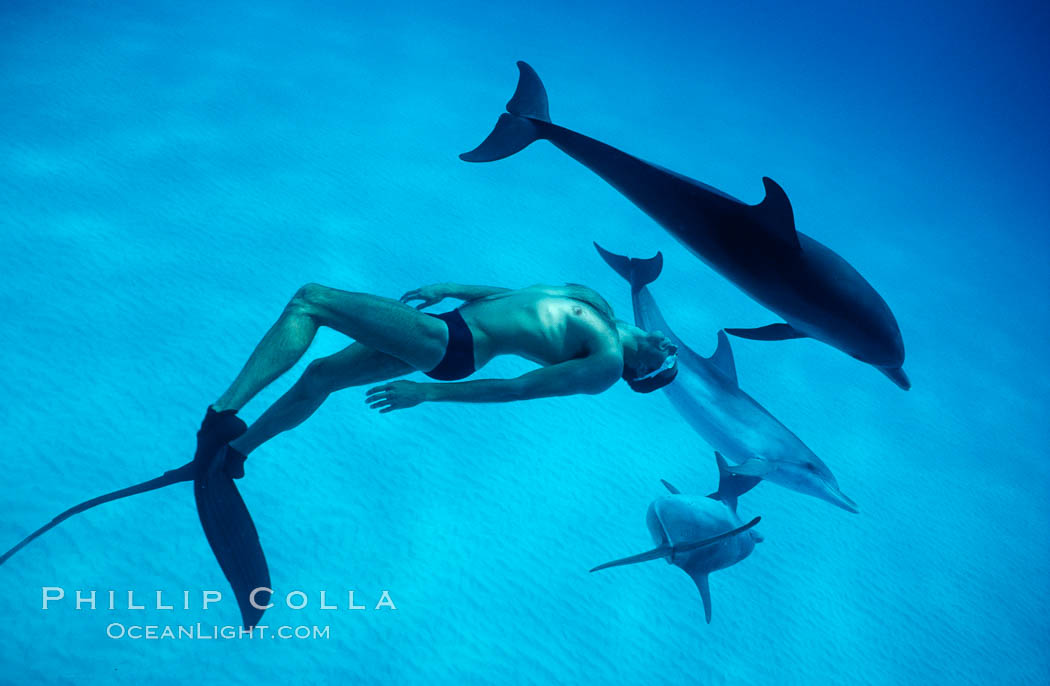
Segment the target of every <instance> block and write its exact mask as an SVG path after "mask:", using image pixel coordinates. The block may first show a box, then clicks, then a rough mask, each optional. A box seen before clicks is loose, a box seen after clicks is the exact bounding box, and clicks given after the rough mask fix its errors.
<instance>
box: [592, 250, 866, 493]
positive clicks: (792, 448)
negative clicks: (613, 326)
mask: <svg viewBox="0 0 1050 686" xmlns="http://www.w3.org/2000/svg"><path fill="white" fill-rule="evenodd" d="M594 247H595V248H597V249H598V253H599V254H600V255H601V256H602V258H603V259H604V260H605V261H606V263H608V265H609V266H610V267H612V268H613V269H614V270H616V273H617V274H619V275H620V276H622V277H623V278H625V279H627V281H628V283H630V284H631V303H632V304H633V306H634V321H635V323H636V324H637V325H638V326H640V327H642V328H643V329H645V330H646V331H657V330H659V331H661V332H663V333H664V335H666V336H667V337H668V338H670V339H671V342H672V343H674V344H675V345H676V346H677V347H678V353H677V354H678V376H677V378H675V380H674V382H672V383H670V384H668V385H666V386H664V387H663V391H664V392H665V393H666V394H667V396H668V397H669V398H670V399H671V403H672V404H673V405H674V406H675V408H676V409H677V410H678V412H679V414H681V415H682V417H684V418H685V420H686V421H687V422H688V423H689V425H690V426H692V427H693V428H694V429H695V430H696V432H697V433H699V434H700V436H702V437H703V439H704V440H705V441H707V442H708V443H709V444H710V445H711V446H712V447H713V448H714V449H715V450H717V451H718V452H720V453H722V454H723V455H725V456H726V457H728V458H729V459H730V460H732V461H734V462H738V463H739V464H736V465H734V466H730V467H729V470H730V471H731V472H732V473H733V474H735V475H738V476H741V477H751V478H754V479H755V480H754V482H753V483H752V486H753V485H754V484H757V483H758V481H757V479H765V480H766V481H771V482H773V483H775V484H779V485H781V486H784V487H785V488H790V489H791V490H793V491H798V492H799V493H805V494H807V495H812V496H816V497H817V498H820V499H821V500H826V501H828V502H829V503H831V504H832V505H837V506H839V507H841V508H842V509H844V510H849V511H850V512H857V504H856V503H854V502H853V501H852V500H850V499H849V498H847V497H846V495H845V494H843V493H842V491H841V490H840V489H839V485H838V481H836V480H835V476H834V475H833V474H832V473H831V470H830V469H828V467H827V465H825V464H824V463H823V462H822V461H821V460H820V458H819V457H817V456H816V455H815V454H813V451H812V450H810V449H809V448H808V447H806V444H805V443H803V442H802V441H801V440H799V438H798V436H796V435H795V434H793V433H792V432H791V431H789V430H788V428H787V427H786V426H784V425H783V424H781V423H780V422H779V421H777V419H776V417H774V416H773V415H771V414H770V413H769V412H768V411H767V410H766V409H765V408H764V407H762V406H761V405H759V404H758V402H756V401H755V399H754V398H752V397H751V396H750V395H748V394H747V393H745V392H744V391H742V390H741V389H740V385H739V384H738V383H737V376H736V363H735V362H734V361H733V350H732V348H730V346H729V338H728V337H727V336H726V335H725V333H724V332H722V331H719V332H718V347H717V348H716V349H715V352H714V354H713V355H712V356H711V357H702V356H701V355H699V354H697V353H696V352H694V351H693V350H692V349H691V348H690V347H689V346H688V345H686V344H685V343H684V342H683V341H682V340H681V339H680V338H678V336H676V335H675V334H674V332H673V331H671V327H669V326H668V325H667V322H666V321H665V320H664V318H663V315H662V314H660V308H659V307H657V306H656V300H655V299H654V298H653V295H652V293H650V292H649V288H648V287H647V284H649V283H651V282H653V281H655V280H656V278H657V277H658V276H659V275H660V270H661V269H662V268H663V255H662V254H661V253H657V254H656V256H655V257H651V258H649V259H632V258H627V257H624V256H622V255H616V254H614V253H611V252H609V251H608V250H605V249H604V248H602V247H601V246H600V245H598V244H597V243H595V244H594Z"/></svg>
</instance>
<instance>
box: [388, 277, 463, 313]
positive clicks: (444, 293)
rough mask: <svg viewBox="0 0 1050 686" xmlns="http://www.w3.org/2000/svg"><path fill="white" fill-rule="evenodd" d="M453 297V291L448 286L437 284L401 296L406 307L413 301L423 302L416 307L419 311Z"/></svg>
mask: <svg viewBox="0 0 1050 686" xmlns="http://www.w3.org/2000/svg"><path fill="white" fill-rule="evenodd" d="M451 295H452V292H451V289H450V288H449V286H448V284H445V283H436V284H433V285H431V286H421V287H420V288H417V289H415V290H414V291H409V292H408V293H405V294H404V295H402V296H401V302H403V303H405V304H406V305H407V304H408V303H409V301H411V300H422V301H423V302H421V303H420V304H418V305H416V309H417V310H422V309H423V308H425V307H430V306H431V305H437V304H438V303H439V302H441V301H442V300H444V299H445V298H447V297H449V296H451Z"/></svg>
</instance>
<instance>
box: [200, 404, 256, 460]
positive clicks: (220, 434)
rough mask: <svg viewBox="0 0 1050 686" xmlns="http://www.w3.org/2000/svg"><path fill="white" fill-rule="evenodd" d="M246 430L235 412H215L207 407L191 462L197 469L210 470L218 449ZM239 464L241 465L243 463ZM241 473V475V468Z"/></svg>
mask: <svg viewBox="0 0 1050 686" xmlns="http://www.w3.org/2000/svg"><path fill="white" fill-rule="evenodd" d="M247 430H248V425H247V424H245V423H244V420H242V419H241V418H240V417H238V416H237V411H236V410H223V411H222V412H216V411H215V410H214V409H213V408H211V407H209V408H208V412H207V414H205V415H204V421H203V422H201V428H200V430H199V431H198V432H197V452H196V454H194V456H193V461H194V462H196V463H197V465H198V469H210V468H211V467H212V461H213V460H214V459H215V458H216V457H217V456H218V453H219V449H220V448H222V447H223V446H224V445H226V444H227V443H229V442H230V441H232V440H234V439H235V438H237V437H238V436H240V435H242V434H243V433H244V432H245V431H247ZM241 464H242V465H243V461H242V462H241ZM218 466H219V465H216V467H218ZM241 471H242V474H243V466H242V468H241Z"/></svg>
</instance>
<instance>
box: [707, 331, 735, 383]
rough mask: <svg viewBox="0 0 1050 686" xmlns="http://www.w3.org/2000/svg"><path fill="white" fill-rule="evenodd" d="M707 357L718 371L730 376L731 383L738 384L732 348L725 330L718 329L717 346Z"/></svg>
mask: <svg viewBox="0 0 1050 686" xmlns="http://www.w3.org/2000/svg"><path fill="white" fill-rule="evenodd" d="M707 359H708V361H709V362H710V363H711V364H713V365H714V366H716V367H718V369H719V371H721V372H722V373H723V374H725V375H726V376H727V377H728V378H730V379H731V380H732V381H733V383H735V384H739V382H738V381H737V378H736V362H735V361H734V360H733V348H732V346H730V345H729V336H726V332H725V331H722V330H719V332H718V347H716V348H715V352H714V354H712V355H711V357H709V358H707Z"/></svg>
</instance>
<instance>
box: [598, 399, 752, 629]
mask: <svg viewBox="0 0 1050 686" xmlns="http://www.w3.org/2000/svg"><path fill="white" fill-rule="evenodd" d="M676 383H677V382H676ZM671 385H674V384H671ZM719 465H720V467H721V466H722V465H724V461H722V460H719ZM663 484H664V486H666V487H667V490H669V491H670V492H671V495H668V496H663V497H662V498H657V499H656V500H654V501H653V502H652V503H651V504H650V505H649V510H648V512H646V515H645V523H646V525H647V526H648V527H649V534H650V535H651V536H652V538H653V542H654V543H656V548H654V549H652V550H649V551H647V552H644V553H639V554H638V555H632V556H630V557H625V558H623V559H620V560H613V561H612V562H606V563H605V564H603V565H598V566H597V567H595V568H594V569H592V570H591V571H592V572H597V571H598V570H600V569H608V568H609V567H618V566H620V565H630V564H636V563H638V562H647V561H649V560H659V559H661V558H663V559H666V560H667V562H668V564H673V565H674V566H676V567H679V568H681V569H682V570H683V571H684V572H685V573H686V574H688V575H689V578H691V579H692V580H693V583H695V584H696V588H697V590H698V591H700V598H701V600H703V603H704V619H706V620H707V623H708V624H710V623H711V588H710V585H709V584H708V580H707V576H708V574H710V573H711V572H714V571H717V570H719V569H725V568H726V567H731V566H732V565H735V564H736V563H737V562H740V561H741V560H743V559H744V558H745V557H747V556H748V555H750V554H751V551H752V550H754V549H755V544H756V543H758V542H760V541H761V540H762V537H761V536H759V535H758V533H757V532H756V531H755V530H754V528H753V527H754V526H755V525H756V524H758V522H759V521H760V519H761V518H760V517H755V518H754V519H752V520H751V521H750V522H748V523H747V524H742V523H741V521H740V517H739V516H737V513H736V501H737V497H738V496H739V495H740V493H741V492H743V491H744V490H747V488H746V483H743V482H741V481H740V480H739V479H738V478H736V477H734V476H732V475H730V474H728V473H727V472H724V471H723V472H721V476H720V479H719V485H718V491H717V492H716V493H713V494H712V495H709V496H707V497H703V496H697V495H683V494H682V493H680V492H679V491H678V489H677V488H675V487H674V486H672V485H671V484H669V483H667V482H666V481H664V482H663ZM742 487H743V488H742Z"/></svg>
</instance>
